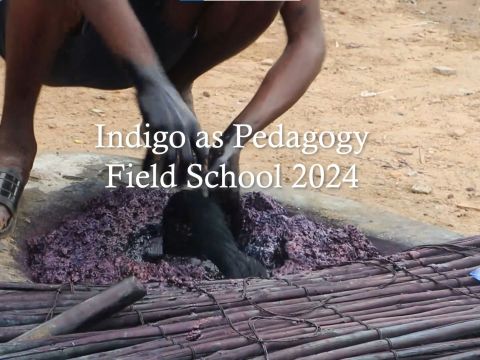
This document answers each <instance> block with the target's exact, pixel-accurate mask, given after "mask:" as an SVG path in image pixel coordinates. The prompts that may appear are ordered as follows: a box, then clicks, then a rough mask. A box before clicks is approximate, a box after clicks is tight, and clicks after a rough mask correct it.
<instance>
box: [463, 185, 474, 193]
mask: <svg viewBox="0 0 480 360" xmlns="http://www.w3.org/2000/svg"><path fill="white" fill-rule="evenodd" d="M465 190H467V191H468V192H474V191H475V188H474V187H472V186H470V187H467V188H466V189H465Z"/></svg>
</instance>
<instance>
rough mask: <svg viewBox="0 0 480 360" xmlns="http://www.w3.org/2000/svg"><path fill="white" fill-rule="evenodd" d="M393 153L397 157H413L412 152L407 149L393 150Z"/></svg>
mask: <svg viewBox="0 0 480 360" xmlns="http://www.w3.org/2000/svg"><path fill="white" fill-rule="evenodd" d="M393 151H394V152H396V153H397V154H399V155H413V151H412V150H409V149H395V150H393Z"/></svg>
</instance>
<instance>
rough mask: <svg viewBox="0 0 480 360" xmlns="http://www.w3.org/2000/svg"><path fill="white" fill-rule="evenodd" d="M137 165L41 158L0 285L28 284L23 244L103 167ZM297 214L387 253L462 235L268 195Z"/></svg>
mask: <svg viewBox="0 0 480 360" xmlns="http://www.w3.org/2000/svg"><path fill="white" fill-rule="evenodd" d="M128 162H132V163H134V164H136V168H137V169H138V168H139V164H140V160H139V159H133V158H124V157H119V156H107V155H96V154H43V155H40V156H38V157H37V159H36V161H35V166H34V169H33V170H32V173H31V179H30V182H29V183H28V185H27V187H26V189H25V192H24V197H23V199H22V202H21V204H20V209H19V213H18V222H17V228H16V230H15V232H14V234H13V235H12V237H11V238H6V239H2V240H0V281H26V280H28V276H27V275H26V272H25V271H24V269H25V267H24V266H23V261H24V259H23V257H22V239H25V238H27V237H30V236H32V235H35V234H39V233H43V232H46V231H48V230H49V229H53V228H54V227H56V226H58V224H59V223H60V221H61V220H62V218H63V217H64V216H65V215H66V214H73V213H75V212H76V211H79V208H80V206H81V205H82V204H84V203H85V202H86V201H88V200H89V199H91V198H93V197H95V196H96V195H97V194H98V193H99V192H100V191H102V190H103V189H104V188H105V185H106V183H107V171H106V170H107V168H106V166H105V164H106V163H128ZM267 192H268V193H270V194H271V195H273V196H274V197H276V198H277V199H279V200H280V201H282V202H284V203H286V204H288V205H290V206H291V207H292V208H294V209H296V210H301V211H303V212H308V213H309V214H311V215H312V216H314V217H320V218H322V219H325V220H326V221H329V222H332V223H336V224H353V225H356V226H358V227H359V228H360V229H361V230H362V231H364V232H365V233H366V234H367V235H368V236H369V237H370V238H371V239H372V240H373V241H374V242H375V244H376V245H377V246H378V247H379V248H380V249H381V250H383V251H385V252H395V251H398V250H401V249H405V248H409V247H412V246H415V245H421V244H427V243H428V244H431V243H442V242H446V241H450V240H453V239H456V238H459V237H461V234H458V233H454V232H451V231H449V230H446V229H443V228H439V227H436V226H432V225H428V224H424V223H421V222H418V221H414V220H411V219H407V218H404V217H401V216H399V215H397V214H394V213H391V212H388V211H385V210H384V209H380V208H374V207H371V206H366V205H364V204H361V203H358V202H356V201H353V200H349V199H345V198H340V197H334V196H329V195H325V194H322V193H320V192H311V191H298V190H295V191H292V190H290V191H288V190H286V189H283V190H280V191H278V190H269V191H267Z"/></svg>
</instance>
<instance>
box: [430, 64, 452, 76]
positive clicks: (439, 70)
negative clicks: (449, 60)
mask: <svg viewBox="0 0 480 360" xmlns="http://www.w3.org/2000/svg"><path fill="white" fill-rule="evenodd" d="M433 72H434V73H435V74H439V75H445V76H451V75H455V74H456V73H457V70H455V69H452V68H450V67H448V66H434V67H433Z"/></svg>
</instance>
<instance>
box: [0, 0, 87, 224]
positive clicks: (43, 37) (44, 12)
mask: <svg viewBox="0 0 480 360" xmlns="http://www.w3.org/2000/svg"><path fill="white" fill-rule="evenodd" d="M8 6H9V8H8V12H7V24H6V62H7V67H6V80H5V97H4V105H3V113H2V120H1V123H0V168H4V169H12V170H13V171H15V172H16V173H17V174H18V176H20V177H21V180H22V181H23V182H24V183H25V182H26V181H27V180H28V176H29V173H30V170H31V168H32V166H33V161H34V158H35V155H36V151H37V145H36V141H35V135H34V127H33V116H34V112H35V106H36V102H37V99H38V95H39V93H40V88H41V86H42V83H43V81H44V80H45V78H46V76H47V74H48V73H49V71H50V67H51V64H52V62H53V59H54V56H55V53H56V51H57V49H58V48H59V46H60V45H61V43H62V41H63V40H64V38H65V36H66V34H67V32H68V31H70V30H71V29H72V28H73V27H74V26H75V25H76V24H78V22H79V21H80V18H81V17H80V13H79V12H77V11H76V10H75V7H74V3H73V1H70V0H48V1H38V0H13V1H9V3H8ZM11 216H12V214H10V211H9V210H8V209H7V208H6V207H4V206H3V205H0V230H1V229H3V228H5V227H6V226H7V224H8V222H9V220H10V218H11Z"/></svg>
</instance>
